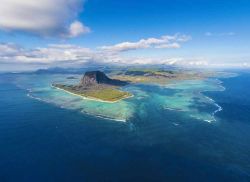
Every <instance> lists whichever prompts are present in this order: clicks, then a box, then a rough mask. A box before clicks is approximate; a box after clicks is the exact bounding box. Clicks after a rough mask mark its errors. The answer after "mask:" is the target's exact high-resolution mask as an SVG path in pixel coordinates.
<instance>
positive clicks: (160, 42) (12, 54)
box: [0, 0, 250, 71]
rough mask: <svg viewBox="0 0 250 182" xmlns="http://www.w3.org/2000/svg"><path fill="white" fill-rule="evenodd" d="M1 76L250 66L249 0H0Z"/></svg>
mask: <svg viewBox="0 0 250 182" xmlns="http://www.w3.org/2000/svg"><path fill="white" fill-rule="evenodd" d="M0 4H1V6H0V71H18V70H33V69H39V68H49V67H58V66H61V67H84V66H85V65H87V64H88V63H98V64H104V65H108V64H122V65H133V64H136V65H138V64H166V65H176V66H183V67H211V68H212V67H216V68H217V67H220V68H228V67H230V68H232V67H233V68H248V67H249V68H250V51H249V50H250V36H249V32H250V23H249V22H250V1H249V0H237V1H235V0H144V1H142V0H126V1H117V0H88V1H87V0H85V1H84V0H53V1H51V0H25V1H20V0H0Z"/></svg>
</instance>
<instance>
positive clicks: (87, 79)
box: [80, 71, 128, 87]
mask: <svg viewBox="0 0 250 182" xmlns="http://www.w3.org/2000/svg"><path fill="white" fill-rule="evenodd" d="M98 84H105V85H113V86H123V85H126V84H128V82H126V81H121V80H116V79H111V78H109V77H108V76H107V75H106V74H105V73H103V72H101V71H87V72H85V74H84V76H83V77H82V79H81V81H80V86H83V87H89V86H94V85H98Z"/></svg>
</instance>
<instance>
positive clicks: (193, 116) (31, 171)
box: [0, 72, 250, 182]
mask: <svg viewBox="0 0 250 182" xmlns="http://www.w3.org/2000/svg"><path fill="white" fill-rule="evenodd" d="M67 76H69V75H63V74H62V75H59V74H58V75H55V74H51V75H49V74H40V75H36V74H3V75H1V76H0V78H1V79H0V93H1V97H0V146H1V150H0V159H1V160H0V181H1V182H2V181H3V182H6V181H7V182H9V181H25V182H26V181H49V182H50V181H164V182H165V181H218V182H221V181H230V182H238V181H239V182H242V181H243V182H247V181H249V180H250V157H249V156H250V144H249V141H250V132H249V131H250V122H249V118H250V92H248V90H249V85H250V74H249V73H241V72H240V73H239V76H237V77H230V78H225V76H223V77H224V78H210V79H207V80H189V81H182V82H176V83H173V84H171V85H165V86H157V85H143V84H137V85H130V86H127V87H125V88H123V89H124V90H128V91H131V92H132V93H133V94H134V97H132V98H129V99H126V100H123V101H121V102H118V103H115V104H109V103H100V102H95V101H89V100H83V99H81V98H80V97H77V96H73V95H70V94H67V93H65V92H63V91H60V90H56V89H53V88H51V87H50V84H51V83H53V82H63V83H65V82H77V81H78V80H68V79H66V77H67ZM74 76H77V77H78V78H79V77H80V75H74ZM125 121H126V122H125Z"/></svg>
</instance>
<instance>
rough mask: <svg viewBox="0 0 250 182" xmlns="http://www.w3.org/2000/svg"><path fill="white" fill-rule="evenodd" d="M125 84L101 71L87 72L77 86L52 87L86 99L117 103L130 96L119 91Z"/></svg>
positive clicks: (57, 85)
mask: <svg viewBox="0 0 250 182" xmlns="http://www.w3.org/2000/svg"><path fill="white" fill-rule="evenodd" d="M127 84H128V82H127V81H121V80H118V79H111V78H109V77H108V76H106V75H105V73H103V72H101V71H89V72H86V73H85V74H84V76H83V77H82V79H81V80H80V83H79V84H76V85H65V84H57V83H55V84H52V86H53V87H55V88H57V89H62V90H64V91H66V92H69V93H71V94H74V95H78V96H81V97H83V98H86V99H92V100H98V101H103V102H117V101H119V100H122V99H125V98H128V97H131V96H132V94H130V93H129V92H125V91H122V90H120V89H119V88H120V87H122V86H125V85H127Z"/></svg>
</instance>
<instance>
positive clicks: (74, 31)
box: [66, 21, 90, 37]
mask: <svg viewBox="0 0 250 182" xmlns="http://www.w3.org/2000/svg"><path fill="white" fill-rule="evenodd" d="M89 32H90V28H89V27H87V26H85V25H84V24H83V23H81V22H79V21H74V22H73V23H71V24H70V26H69V31H68V34H66V37H67V36H68V37H77V36H79V35H81V34H85V33H89Z"/></svg>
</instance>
